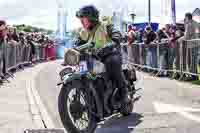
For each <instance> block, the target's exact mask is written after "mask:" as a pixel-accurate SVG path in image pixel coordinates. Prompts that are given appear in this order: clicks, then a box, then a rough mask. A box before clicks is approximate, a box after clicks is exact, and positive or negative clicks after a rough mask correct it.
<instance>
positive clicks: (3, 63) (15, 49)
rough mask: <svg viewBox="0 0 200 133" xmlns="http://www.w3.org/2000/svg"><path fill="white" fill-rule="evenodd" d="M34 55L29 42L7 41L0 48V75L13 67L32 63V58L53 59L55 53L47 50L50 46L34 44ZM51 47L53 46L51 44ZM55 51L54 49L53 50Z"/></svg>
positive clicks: (40, 59)
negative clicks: (14, 42)
mask: <svg viewBox="0 0 200 133" xmlns="http://www.w3.org/2000/svg"><path fill="white" fill-rule="evenodd" d="M34 46H35V48H34V49H35V57H33V56H32V47H31V45H29V44H20V43H16V44H11V43H7V44H4V45H2V47H1V48H0V76H2V75H4V74H6V73H9V72H10V71H11V70H13V69H18V68H21V67H23V66H24V65H26V64H31V63H32V61H33V60H32V58H35V61H45V60H47V59H53V58H54V59H55V55H56V54H55V53H52V51H53V50H52V51H51V52H48V50H49V49H50V47H48V49H47V47H46V46H41V45H40V44H34ZM51 48H55V46H52V47H51ZM53 52H55V50H54V51H53Z"/></svg>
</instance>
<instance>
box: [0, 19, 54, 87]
mask: <svg viewBox="0 0 200 133" xmlns="http://www.w3.org/2000/svg"><path fill="white" fill-rule="evenodd" d="M17 46H18V47H19V48H21V49H22V48H24V47H30V52H29V53H28V60H29V61H30V63H31V64H34V63H36V61H38V60H39V52H40V51H38V49H37V47H43V48H49V47H52V46H54V41H53V40H51V39H49V37H48V36H46V35H44V34H42V33H36V32H24V31H18V30H17V28H15V27H12V26H9V25H7V24H6V22H5V21H3V20H0V82H1V83H2V81H3V80H4V79H5V78H6V75H8V71H7V70H8V68H7V67H6V64H8V63H7V62H9V60H11V59H12V57H10V58H9V60H8V59H7V56H8V55H7V54H8V53H7V50H6V48H8V47H10V48H11V49H12V48H14V47H17ZM10 55H11V54H10ZM13 56H15V55H13ZM44 56H45V55H44ZM13 58H14V57H13ZM15 58H16V57H15ZM6 59H7V60H6ZM44 59H46V58H45V57H44Z"/></svg>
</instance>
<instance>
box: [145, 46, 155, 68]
mask: <svg viewBox="0 0 200 133" xmlns="http://www.w3.org/2000/svg"><path fill="white" fill-rule="evenodd" d="M146 64H147V66H149V67H152V68H157V51H156V48H149V49H147V56H146Z"/></svg>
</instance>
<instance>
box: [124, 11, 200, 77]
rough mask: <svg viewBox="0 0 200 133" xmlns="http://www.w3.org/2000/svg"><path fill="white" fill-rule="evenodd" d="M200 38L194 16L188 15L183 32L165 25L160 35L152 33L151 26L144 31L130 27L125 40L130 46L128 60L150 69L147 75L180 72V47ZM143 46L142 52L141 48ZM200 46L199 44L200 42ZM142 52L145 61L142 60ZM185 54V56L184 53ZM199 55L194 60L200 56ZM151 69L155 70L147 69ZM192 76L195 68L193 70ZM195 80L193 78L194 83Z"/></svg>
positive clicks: (199, 29) (199, 25) (186, 15)
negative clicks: (157, 72) (186, 42)
mask: <svg viewBox="0 0 200 133" xmlns="http://www.w3.org/2000/svg"><path fill="white" fill-rule="evenodd" d="M199 38H200V24H199V23H197V22H196V21H194V20H193V19H192V14H191V13H186V14H185V19H184V26H183V28H182V27H180V26H178V25H174V24H166V25H165V26H164V27H161V28H160V29H158V30H157V31H153V30H152V28H151V26H150V25H148V26H147V27H146V28H145V30H143V29H137V28H136V27H134V26H133V25H129V26H128V32H127V34H125V36H124V41H125V42H127V43H128V50H127V52H128V59H129V60H130V61H132V62H134V64H140V65H143V66H147V69H146V71H153V72H154V71H157V70H173V69H176V70H180V63H179V61H180V59H179V58H180V50H179V46H180V45H179V44H181V43H182V44H183V43H184V41H186V40H192V39H199ZM140 45H142V46H143V47H142V48H143V49H142V52H141V51H140V50H139V47H141V46H140ZM158 45H159V58H158V57H157V56H158V55H157V47H158ZM199 45H200V41H199ZM139 52H141V53H142V57H143V58H141V57H139V55H140V54H139ZM193 53H194V52H193ZM183 54H185V53H183ZM197 54H198V53H197V52H196V54H195V55H194V54H193V55H194V56H197ZM148 67H149V68H152V69H148ZM192 69H195V70H192V72H193V73H195V72H196V68H192ZM167 74H168V73H167V72H166V71H163V72H161V73H159V76H166V75H167ZM194 77H196V76H191V78H192V79H194Z"/></svg>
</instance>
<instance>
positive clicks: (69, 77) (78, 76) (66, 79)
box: [63, 73, 82, 84]
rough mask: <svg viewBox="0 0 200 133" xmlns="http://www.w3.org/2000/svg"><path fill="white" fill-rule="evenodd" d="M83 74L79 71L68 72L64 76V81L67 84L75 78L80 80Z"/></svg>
mask: <svg viewBox="0 0 200 133" xmlns="http://www.w3.org/2000/svg"><path fill="white" fill-rule="evenodd" d="M81 77H82V74H79V73H68V74H66V75H65V76H63V83H64V84H67V83H69V82H71V81H73V80H79V79H81Z"/></svg>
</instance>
